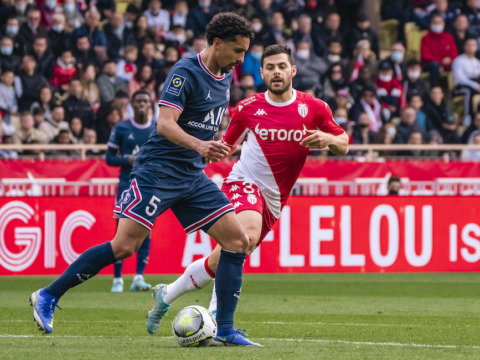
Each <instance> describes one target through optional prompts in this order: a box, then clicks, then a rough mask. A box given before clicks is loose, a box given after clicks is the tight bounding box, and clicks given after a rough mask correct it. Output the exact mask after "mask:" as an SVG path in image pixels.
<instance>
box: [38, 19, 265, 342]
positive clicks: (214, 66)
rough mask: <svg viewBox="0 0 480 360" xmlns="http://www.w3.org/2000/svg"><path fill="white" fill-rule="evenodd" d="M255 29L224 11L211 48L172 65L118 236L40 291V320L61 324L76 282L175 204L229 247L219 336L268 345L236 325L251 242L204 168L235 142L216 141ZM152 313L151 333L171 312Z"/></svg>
mask: <svg viewBox="0 0 480 360" xmlns="http://www.w3.org/2000/svg"><path fill="white" fill-rule="evenodd" d="M251 38H253V32H252V29H251V25H250V23H249V22H248V21H247V20H245V18H243V17H241V16H239V15H237V14H235V13H220V14H217V15H216V16H215V17H214V18H213V19H212V20H211V22H210V23H209V24H208V25H207V41H208V46H207V48H206V49H205V50H203V51H202V53H200V54H198V56H194V57H192V58H185V59H181V60H180V61H178V62H177V63H176V64H175V65H174V67H173V68H172V69H171V70H170V72H169V75H168V77H167V79H166V82H165V85H164V87H163V91H162V96H161V99H160V101H159V105H160V112H159V116H158V122H157V133H154V134H152V136H150V138H149V140H148V141H147V143H146V144H145V145H144V146H142V148H141V149H140V152H139V153H138V156H137V159H136V161H135V165H134V167H133V170H132V175H131V176H132V177H131V178H132V182H131V185H130V188H129V190H128V191H126V192H124V193H123V196H122V200H121V208H120V210H119V211H118V212H117V213H119V214H120V216H121V218H120V220H119V223H118V229H117V233H116V235H115V238H114V239H113V240H112V241H111V242H110V241H109V242H106V243H103V244H101V245H97V246H94V247H92V248H90V249H89V250H87V251H85V252H84V253H83V254H82V255H81V256H80V257H79V258H78V259H77V260H76V261H74V262H73V263H72V264H71V265H70V266H69V267H68V268H67V270H65V272H64V273H63V274H62V275H61V276H60V277H59V278H58V279H57V280H55V281H54V282H53V283H52V284H50V285H49V286H47V287H45V288H43V289H40V290H38V291H36V292H34V293H33V294H32V295H31V297H30V302H31V304H32V306H33V308H34V318H35V321H36V322H37V324H38V325H39V326H40V327H41V328H42V329H43V330H44V331H45V332H47V333H50V332H52V330H53V312H54V309H55V307H56V306H58V305H57V303H58V300H59V298H60V297H61V296H62V295H63V294H64V293H65V292H66V291H67V290H69V289H70V288H72V287H74V286H76V285H78V284H80V283H82V282H84V281H86V280H88V279H89V278H91V277H92V276H94V275H96V274H97V273H98V272H99V271H100V270H101V269H103V268H104V267H105V266H108V265H110V264H113V263H114V262H115V261H117V260H120V259H124V258H127V257H129V256H131V255H132V254H133V253H134V252H135V251H136V250H137V249H138V248H139V247H140V245H141V244H142V242H143V240H144V239H145V237H146V236H147V235H148V234H149V233H150V230H151V228H152V226H153V223H154V221H155V219H156V218H157V217H158V216H159V215H160V214H161V213H163V212H164V211H165V210H167V209H171V210H172V211H173V213H174V214H175V216H176V217H177V218H178V220H179V221H180V223H181V224H182V225H183V227H184V229H185V231H186V232H192V231H195V230H199V229H202V230H203V231H205V232H207V233H208V234H209V235H210V236H211V237H213V238H214V239H215V240H216V241H217V242H218V243H219V244H220V246H221V247H222V250H221V255H220V259H219V263H218V267H217V273H216V278H215V284H216V293H217V304H218V305H217V316H216V319H217V324H218V333H217V337H216V340H217V341H219V342H223V343H225V344H226V345H238V346H246V345H248V346H260V345H258V344H256V343H253V342H251V341H250V340H249V339H247V337H246V336H245V334H243V333H242V332H240V331H239V330H238V329H235V328H234V327H233V316H234V313H235V309H236V306H237V302H238V298H239V294H240V290H241V285H242V272H243V263H244V261H245V256H246V250H247V246H248V243H249V239H248V236H247V235H246V233H245V231H244V230H243V228H242V227H241V225H240V222H239V221H238V219H237V217H236V215H235V213H234V208H233V206H232V204H231V203H230V202H229V201H228V199H227V198H226V196H225V195H224V194H223V193H222V192H221V191H220V189H219V188H218V187H217V186H216V185H215V184H214V183H213V181H211V180H210V179H209V178H208V177H207V176H206V175H205V173H204V172H203V169H204V167H205V165H206V163H208V162H215V161H219V160H220V159H222V158H223V157H224V156H225V155H227V154H228V152H229V147H228V146H226V145H224V144H221V143H219V142H216V141H213V136H214V134H215V133H216V132H217V130H218V127H219V125H220V122H221V119H222V115H223V113H224V112H225V110H226V108H227V105H228V101H229V98H230V90H229V89H230V82H231V79H232V74H231V70H232V69H233V67H234V66H235V65H238V64H240V63H242V62H243V59H244V56H245V52H246V51H247V50H248V47H249V45H250V39H251ZM160 291H162V289H161V287H158V288H157V287H156V288H155V289H154V294H155V303H154V307H153V309H152V310H151V311H150V312H149V314H148V317H147V328H148V329H149V332H151V333H154V332H156V329H155V327H157V329H158V326H159V325H160V322H159V321H157V319H158V318H160V319H161V317H162V316H163V315H164V314H165V313H166V311H168V308H167V309H165V308H164V307H163V306H162V303H160V302H158V299H159V298H161V297H159V296H158V294H159V292H160Z"/></svg>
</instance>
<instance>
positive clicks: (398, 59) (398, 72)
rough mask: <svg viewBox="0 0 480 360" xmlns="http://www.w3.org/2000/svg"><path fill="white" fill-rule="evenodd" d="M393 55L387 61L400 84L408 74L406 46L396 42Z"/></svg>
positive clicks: (393, 46)
mask: <svg viewBox="0 0 480 360" xmlns="http://www.w3.org/2000/svg"><path fill="white" fill-rule="evenodd" d="M391 50H392V51H391V52H392V54H391V55H390V57H389V58H388V59H386V60H385V61H387V62H389V63H390V65H391V67H392V69H393V77H394V78H395V79H397V80H398V81H400V82H403V80H404V79H405V76H406V73H407V65H406V63H405V61H404V58H405V46H403V44H402V43H401V42H396V43H394V44H393V45H392V49H391Z"/></svg>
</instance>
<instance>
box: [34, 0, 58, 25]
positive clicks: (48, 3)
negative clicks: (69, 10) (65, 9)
mask: <svg viewBox="0 0 480 360" xmlns="http://www.w3.org/2000/svg"><path fill="white" fill-rule="evenodd" d="M57 5H58V4H57V0H45V2H43V3H41V4H40V5H39V6H38V9H39V10H40V14H41V21H40V25H42V26H44V27H45V29H47V30H50V29H51V28H52V17H53V15H54V14H55V13H57V12H58V11H59V10H60V9H57Z"/></svg>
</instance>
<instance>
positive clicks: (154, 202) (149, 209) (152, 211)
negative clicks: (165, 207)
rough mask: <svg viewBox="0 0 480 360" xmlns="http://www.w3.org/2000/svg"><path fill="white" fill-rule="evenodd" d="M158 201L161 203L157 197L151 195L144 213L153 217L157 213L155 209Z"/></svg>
mask: <svg viewBox="0 0 480 360" xmlns="http://www.w3.org/2000/svg"><path fill="white" fill-rule="evenodd" d="M160 201H162V200H160V199H159V198H158V197H156V196H155V195H153V196H152V198H151V199H150V201H149V202H148V205H147V206H145V213H146V214H147V215H148V216H153V215H155V212H156V211H157V208H158V203H160ZM150 206H151V207H150Z"/></svg>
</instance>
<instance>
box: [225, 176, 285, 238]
mask: <svg viewBox="0 0 480 360" xmlns="http://www.w3.org/2000/svg"><path fill="white" fill-rule="evenodd" d="M222 191H223V192H224V193H225V195H226V196H227V198H228V200H230V202H231V203H232V204H233V207H234V208H235V212H236V213H237V214H238V213H240V212H242V211H245V210H253V211H256V212H259V213H260V214H262V217H263V223H262V232H261V234H260V240H259V241H258V244H257V246H258V245H260V243H261V242H262V240H263V239H264V238H265V236H266V235H267V234H268V233H269V231H270V230H271V229H272V227H273V225H275V222H276V221H277V218H276V217H274V216H273V215H272V213H271V212H270V211H269V210H268V207H267V203H266V202H265V199H264V197H263V195H262V192H261V191H260V189H259V188H258V186H257V185H255V184H253V183H251V182H248V181H232V182H228V183H227V182H224V183H223V185H222Z"/></svg>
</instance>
